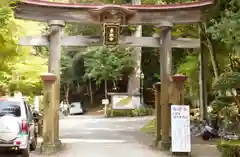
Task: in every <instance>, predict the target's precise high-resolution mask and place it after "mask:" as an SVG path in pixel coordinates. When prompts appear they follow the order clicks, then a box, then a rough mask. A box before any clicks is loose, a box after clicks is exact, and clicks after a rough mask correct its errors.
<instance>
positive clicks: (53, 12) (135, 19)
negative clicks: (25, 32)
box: [15, 0, 213, 151]
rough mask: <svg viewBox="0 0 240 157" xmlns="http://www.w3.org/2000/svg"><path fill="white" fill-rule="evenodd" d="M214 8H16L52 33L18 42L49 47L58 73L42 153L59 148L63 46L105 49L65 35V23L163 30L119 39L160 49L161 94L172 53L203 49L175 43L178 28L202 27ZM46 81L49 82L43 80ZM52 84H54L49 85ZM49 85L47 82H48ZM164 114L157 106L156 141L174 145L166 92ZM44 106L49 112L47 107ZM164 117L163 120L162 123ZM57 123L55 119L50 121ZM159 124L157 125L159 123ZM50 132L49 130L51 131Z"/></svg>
mask: <svg viewBox="0 0 240 157" xmlns="http://www.w3.org/2000/svg"><path fill="white" fill-rule="evenodd" d="M212 4H213V1H212V0H201V1H198V2H191V3H182V4H167V5H95V4H76V3H74V4H67V3H56V2H47V1H43V0H23V1H20V2H19V3H17V6H16V8H15V16H16V18H20V19H26V20H36V21H42V22H48V24H49V26H50V34H49V35H47V36H35V37H34V36H29V37H24V38H22V39H21V40H20V41H19V44H20V45H25V46H48V47H49V51H50V55H49V68H48V72H49V73H53V74H55V76H56V78H55V77H54V75H48V76H46V77H45V81H54V80H55V79H56V81H55V83H54V85H53V87H52V89H53V90H51V92H52V93H56V94H50V97H51V98H50V99H51V100H53V101H49V102H50V106H52V107H51V108H49V109H51V112H47V111H46V112H44V122H45V123H46V124H44V126H46V127H45V128H44V130H45V132H44V135H43V137H44V141H43V144H42V148H43V150H48V149H49V148H51V151H54V149H56V148H57V145H58V144H59V130H58V128H59V126H58V123H59V115H58V109H59V97H60V92H59V91H60V88H59V87H60V86H59V85H60V50H61V46H81V47H86V46H91V45H100V44H101V42H102V40H103V38H102V37H87V36H63V35H62V33H61V31H62V28H63V27H64V23H65V22H76V23H83V24H109V23H117V24H119V25H142V24H145V25H146V24H151V25H152V24H154V25H156V26H157V27H158V28H160V33H159V37H133V36H120V37H119V42H118V43H119V44H121V45H125V46H132V47H159V48H160V52H159V53H160V64H161V91H164V90H165V91H168V89H169V87H170V81H169V78H170V77H171V76H172V51H171V49H172V48H199V47H200V40H199V39H186V38H173V37H172V34H171V33H172V27H173V25H174V24H184V23H197V22H200V21H201V20H202V10H203V9H204V8H205V7H208V6H210V5H212ZM43 78H44V77H43ZM48 83H49V82H48ZM46 84H47V83H46ZM160 97H161V110H160V106H157V114H156V117H157V118H156V119H157V121H161V125H162V128H157V135H158V136H157V137H159V135H160V134H161V135H162V143H163V144H166V143H169V142H170V140H169V130H170V115H169V113H170V112H169V93H168V92H161V94H160ZM44 107H49V106H48V105H46V106H44ZM160 116H161V118H159V117H160ZM49 119H52V120H49ZM157 123H158V122H157ZM47 127H48V128H50V129H46V128H47ZM157 140H158V139H157Z"/></svg>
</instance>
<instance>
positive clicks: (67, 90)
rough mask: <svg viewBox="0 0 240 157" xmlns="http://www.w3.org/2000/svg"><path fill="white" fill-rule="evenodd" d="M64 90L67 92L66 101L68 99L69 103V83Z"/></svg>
mask: <svg viewBox="0 0 240 157" xmlns="http://www.w3.org/2000/svg"><path fill="white" fill-rule="evenodd" d="M64 92H65V101H66V103H67V104H69V101H68V97H69V83H67V84H66V87H65V89H64Z"/></svg>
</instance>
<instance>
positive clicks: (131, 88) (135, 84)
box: [128, 0, 142, 93]
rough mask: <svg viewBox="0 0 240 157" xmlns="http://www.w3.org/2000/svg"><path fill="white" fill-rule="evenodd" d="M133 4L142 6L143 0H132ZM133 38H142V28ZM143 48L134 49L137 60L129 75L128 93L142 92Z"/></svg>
mask: <svg viewBox="0 0 240 157" xmlns="http://www.w3.org/2000/svg"><path fill="white" fill-rule="evenodd" d="M132 4H135V5H140V4H141V0H132ZM133 36H136V37H141V36H142V26H141V25H138V26H137V27H136V31H135V32H134V33H133ZM141 51H142V48H141V47H136V48H135V49H134V58H135V60H136V66H135V68H134V70H133V71H132V73H131V74H130V75H129V79H128V93H139V91H140V73H141V57H142V54H141Z"/></svg>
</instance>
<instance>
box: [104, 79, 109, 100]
mask: <svg viewBox="0 0 240 157" xmlns="http://www.w3.org/2000/svg"><path fill="white" fill-rule="evenodd" d="M104 91H105V99H107V91H108V90H107V80H104Z"/></svg>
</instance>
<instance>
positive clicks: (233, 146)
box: [217, 140, 240, 157]
mask: <svg viewBox="0 0 240 157" xmlns="http://www.w3.org/2000/svg"><path fill="white" fill-rule="evenodd" d="M217 147H218V150H219V151H220V152H221V153H222V157H240V140H229V141H227V140H221V141H220V142H218V144H217Z"/></svg>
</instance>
